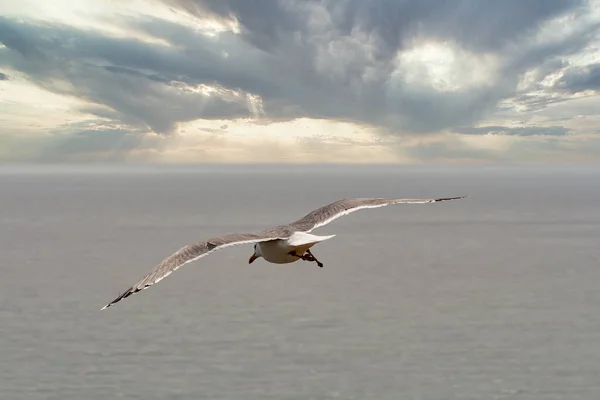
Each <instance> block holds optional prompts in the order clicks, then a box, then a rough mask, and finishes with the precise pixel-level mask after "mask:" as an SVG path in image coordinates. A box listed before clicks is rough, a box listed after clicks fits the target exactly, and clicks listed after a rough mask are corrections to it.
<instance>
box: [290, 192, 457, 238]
mask: <svg viewBox="0 0 600 400" xmlns="http://www.w3.org/2000/svg"><path fill="white" fill-rule="evenodd" d="M465 197H466V196H460V197H447V198H439V199H393V198H370V197H369V198H352V199H342V200H338V201H335V202H333V203H331V204H328V205H326V206H323V207H321V208H318V209H316V210H314V211H311V212H310V213H308V214H306V215H305V216H304V217H302V218H301V219H299V220H298V221H296V222H292V223H291V224H290V225H289V226H290V227H291V228H292V229H293V230H296V231H300V232H310V231H312V230H313V229H316V228H318V227H320V226H323V225H326V224H328V223H330V222H331V221H333V220H335V219H338V218H339V217H342V216H344V215H348V214H350V213H352V212H354V211H358V210H361V209H364V208H377V207H384V206H387V205H389V204H399V203H435V202H438V201H447V200H457V199H463V198H465Z"/></svg>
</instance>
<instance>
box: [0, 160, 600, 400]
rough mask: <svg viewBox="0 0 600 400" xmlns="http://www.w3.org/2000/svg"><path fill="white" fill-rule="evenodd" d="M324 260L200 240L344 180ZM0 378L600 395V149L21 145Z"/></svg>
mask: <svg viewBox="0 0 600 400" xmlns="http://www.w3.org/2000/svg"><path fill="white" fill-rule="evenodd" d="M464 195H466V196H468V197H467V198H466V199H462V200H455V201H449V202H440V203H434V204H400V205H392V206H388V207H384V208H378V209H371V210H361V211H358V212H356V213H352V214H350V215H347V216H345V217H343V218H340V219H337V220H335V221H334V222H332V223H331V224H329V225H326V226H323V227H321V228H318V230H316V231H314V233H316V234H324V235H326V234H336V235H337V236H335V237H334V238H333V239H331V240H328V241H326V242H323V243H320V244H317V245H316V246H315V247H314V248H313V253H314V254H315V256H316V257H317V258H318V259H319V260H320V261H322V262H323V264H324V267H323V268H319V267H317V266H316V265H315V263H310V262H303V261H299V262H296V263H292V264H282V265H277V264H269V263H267V262H265V261H264V260H263V259H259V260H258V261H256V262H254V263H252V264H251V265H249V264H248V259H249V257H250V256H251V254H252V245H242V246H235V247H231V248H228V249H224V250H222V251H219V252H216V253H213V254H211V255H209V256H207V257H205V258H202V259H200V260H198V261H196V262H194V263H190V264H187V265H186V266H184V267H183V268H181V269H179V270H178V271H176V272H175V273H173V274H172V275H170V276H169V277H168V278H166V279H164V280H163V281H161V282H160V283H158V284H156V285H154V286H152V287H151V288H149V289H148V290H144V291H142V292H140V293H138V294H136V295H133V296H131V297H129V298H127V299H125V300H123V301H121V302H119V303H118V304H116V305H115V306H113V307H110V308H108V309H106V310H103V311H100V309H101V308H102V307H103V306H104V305H105V304H106V303H108V302H109V301H111V300H112V299H114V298H115V297H116V296H118V295H119V294H120V293H121V292H123V291H124V290H125V289H127V288H128V287H129V286H131V285H132V284H134V283H135V282H137V280H138V279H140V278H141V277H143V276H144V275H145V274H146V273H148V272H150V271H151V270H152V269H153V268H154V267H155V266H156V265H157V264H158V263H159V262H160V261H161V260H162V259H163V258H165V257H166V256H168V255H169V254H171V253H173V252H174V251H176V250H178V249H179V248H180V247H182V246H183V245H185V244H189V243H194V242H196V241H200V240H205V239H208V238H211V237H214V236H218V235H221V234H225V233H234V232H253V231H258V230H261V229H264V228H267V227H269V226H272V225H278V224H283V223H287V222H292V221H294V220H297V219H298V218H300V217H302V216H303V215H305V214H306V213H308V212H310V211H311V210H313V209H315V208H317V207H320V206H323V205H325V204H328V203H330V202H332V201H335V200H338V199H340V198H345V197H410V198H415V197H450V196H464ZM0 399H2V400H52V399H56V400H106V399H144V400H153V399H156V400H167V399H194V400H199V399H207V400H209V399H210V400H220V399H223V400H225V399H227V400H230V399H242V400H269V399H277V400H292V399H319V400H321V399H356V400H366V399H378V400H379V399H394V400H403V399H407V400H417V399H418V400H454V399H461V400H500V399H519V400H526V399H527V400H532V399H536V400H538V399H539V400H559V399H560V400H583V399H585V400H597V399H600V167H597V166H552V165H547V166H526V165H525V166H510V167H507V166H494V165H464V166H389V165H378V166H364V165H188V166H157V165H154V166H152V165H117V164H114V165H109V164H106V165H30V166H19V165H4V166H1V167H0Z"/></svg>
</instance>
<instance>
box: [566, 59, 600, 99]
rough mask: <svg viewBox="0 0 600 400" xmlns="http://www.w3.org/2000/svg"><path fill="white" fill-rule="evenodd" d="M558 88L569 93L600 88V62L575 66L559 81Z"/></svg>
mask: <svg viewBox="0 0 600 400" xmlns="http://www.w3.org/2000/svg"><path fill="white" fill-rule="evenodd" d="M556 88H558V89H561V90H565V91H567V92H569V93H579V92H584V91H587V90H594V91H595V90H600V64H591V65H586V66H583V67H579V68H573V69H571V70H569V71H567V72H566V73H565V75H564V76H563V77H562V78H561V79H560V81H558V83H557V84H556Z"/></svg>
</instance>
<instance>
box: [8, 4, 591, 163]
mask: <svg viewBox="0 0 600 400" xmlns="http://www.w3.org/2000/svg"><path fill="white" fill-rule="evenodd" d="M599 90H600V0H589V1H585V0H527V1H523V0H502V1H498V0H320V1H317V0H303V1H300V0H253V1H251V0H78V1H77V2H74V1H68V0H54V1H52V2H50V1H43V0H36V1H33V0H20V1H19V2H16V1H9V0H0V163H68V162H115V163H117V162H134V163H135V162H141V163H186V164H189V163H268V162H276V163H282V162H298V163H314V162H319V163H366V164H368V163H401V164H432V163H435V164H469V163H473V164H478V163H479V164H482V163H502V164H536V163H542V164H544V163H592V164H595V163H598V162H600V97H599Z"/></svg>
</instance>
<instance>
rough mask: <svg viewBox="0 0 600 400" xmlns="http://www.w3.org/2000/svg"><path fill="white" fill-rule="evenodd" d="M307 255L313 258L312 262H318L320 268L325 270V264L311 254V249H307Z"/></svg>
mask: <svg viewBox="0 0 600 400" xmlns="http://www.w3.org/2000/svg"><path fill="white" fill-rule="evenodd" d="M306 254H308V255H309V256H310V257H311V258H312V261H314V262H316V263H317V265H318V266H319V267H321V268H323V263H322V262H321V261H319V260H317V257H315V256H314V254H313V253H311V251H310V249H306Z"/></svg>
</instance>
